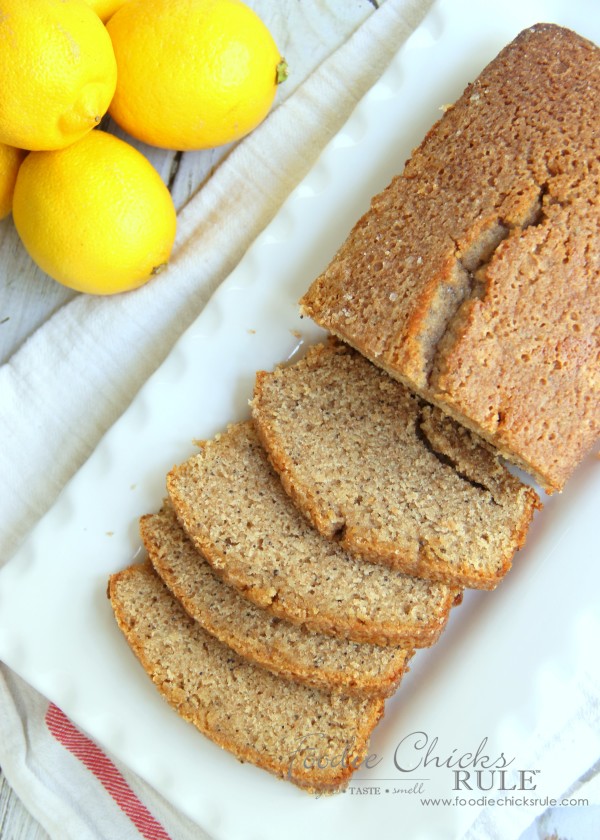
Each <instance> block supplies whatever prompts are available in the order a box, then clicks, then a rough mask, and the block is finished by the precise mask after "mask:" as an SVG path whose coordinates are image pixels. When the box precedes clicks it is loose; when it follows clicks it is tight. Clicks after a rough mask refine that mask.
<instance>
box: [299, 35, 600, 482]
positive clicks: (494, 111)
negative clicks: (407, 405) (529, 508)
mask: <svg viewBox="0 0 600 840" xmlns="http://www.w3.org/2000/svg"><path fill="white" fill-rule="evenodd" d="M599 90H600V50H598V48H597V47H596V46H595V45H594V44H592V43H590V42H589V41H586V40H585V39H583V38H581V37H580V36H578V35H576V34H575V33H573V32H571V31H569V30H568V29H564V28H561V27H558V26H555V25H551V24H540V25H536V26H533V27H531V28H530V29H527V30H525V31H523V32H522V33H521V34H520V35H519V36H518V37H517V38H516V39H515V40H514V41H513V42H512V43H511V44H509V45H508V46H507V47H506V48H505V49H503V50H502V52H501V53H500V54H499V55H498V56H497V58H495V59H494V60H493V61H492V62H491V63H490V64H489V65H488V66H487V67H486V68H485V69H484V70H483V72H482V73H481V75H480V76H479V78H478V79H477V80H476V81H475V82H474V83H473V84H470V85H469V86H468V87H467V88H466V90H465V92H464V93H463V95H462V96H461V97H460V99H459V100H458V101H457V103H456V104H455V105H454V106H453V107H451V108H450V109H448V110H447V111H446V113H445V114H444V116H443V117H442V119H441V120H440V121H438V122H437V123H436V124H435V125H434V126H433V128H432V129H431V130H430V131H429V133H428V134H427V136H426V137H425V139H424V141H423V143H422V144H421V145H420V146H419V148H418V149H416V150H415V151H414V152H413V154H412V156H411V159H410V160H409V161H408V162H407V164H406V167H405V169H404V172H403V173H402V174H401V175H400V176H398V177H396V178H395V179H394V180H393V181H392V182H391V184H390V185H389V186H388V187H387V189H385V190H384V191H383V192H382V193H380V194H379V195H377V196H375V198H373V200H372V203H371V207H370V209H369V211H368V212H367V213H366V214H365V215H364V216H363V217H362V218H361V219H360V220H359V221H358V223H357V224H356V225H355V227H354V228H353V230H352V231H351V232H350V234H349V236H348V238H347V240H346V242H345V243H344V244H343V245H342V247H341V248H340V250H339V251H338V253H337V254H336V255H335V257H334V258H333V260H332V261H331V263H330V265H329V266H328V267H327V268H326V270H325V271H324V272H323V274H322V275H321V276H320V277H318V278H317V279H316V280H315V282H314V283H313V284H312V285H311V287H310V289H309V290H308V292H307V294H306V295H305V296H304V298H303V299H302V301H301V305H302V308H303V311H304V313H305V314H307V315H309V316H311V317H312V318H314V320H315V321H317V322H318V323H319V324H320V325H321V326H323V327H326V328H327V329H328V330H330V331H331V332H333V333H335V334H336V335H337V336H339V337H340V338H342V339H344V340H345V341H347V342H348V343H349V344H352V345H353V346H354V347H356V348H357V349H358V350H359V351H360V352H361V353H363V354H364V355H365V356H367V357H368V358H369V359H371V360H372V361H373V362H375V363H376V364H377V365H379V366H381V367H382V368H384V369H385V370H387V371H388V372H389V373H390V374H391V375H392V376H394V377H396V378H398V379H400V380H401V381H402V382H404V383H405V384H407V385H408V386H409V387H410V388H411V389H412V390H414V391H416V392H418V393H419V394H420V395H421V396H423V397H424V398H425V399H427V400H428V401H429V402H435V403H437V404H438V405H439V406H440V407H441V408H443V409H444V411H445V412H446V413H448V414H450V415H451V416H453V417H455V418H456V419H457V420H459V421H460V422H461V423H463V424H464V425H467V426H469V427H470V428H471V429H473V430H475V431H476V432H477V433H478V434H480V435H482V436H483V437H485V438H486V439H487V440H488V441H490V442H491V443H493V445H494V446H495V447H496V448H497V449H499V450H500V451H501V452H502V454H503V455H505V456H506V457H507V458H509V459H511V460H512V461H514V462H515V463H516V464H518V465H519V466H521V467H523V468H524V469H525V470H527V471H529V472H530V473H531V474H532V475H533V476H534V477H535V478H536V480H537V481H538V482H539V483H540V484H542V486H544V487H545V488H546V490H547V491H548V492H552V491H553V490H560V489H562V487H563V486H564V484H565V481H566V479H567V478H568V476H569V475H570V473H571V472H572V470H573V469H574V467H575V465H576V464H577V463H578V462H579V461H580V459H581V458H582V456H583V455H584V454H585V453H586V452H587V451H588V450H589V448H590V447H591V446H592V445H593V443H594V441H595V440H596V438H597V437H598V434H599V432H600V366H599V365H598V358H599V352H600V331H599V330H598V323H599V321H600V283H598V274H599V271H600V237H599V236H598V228H599V225H600V200H599V197H600V196H599V194H600V132H599V131H598V125H600V96H599V95H598V91H599Z"/></svg>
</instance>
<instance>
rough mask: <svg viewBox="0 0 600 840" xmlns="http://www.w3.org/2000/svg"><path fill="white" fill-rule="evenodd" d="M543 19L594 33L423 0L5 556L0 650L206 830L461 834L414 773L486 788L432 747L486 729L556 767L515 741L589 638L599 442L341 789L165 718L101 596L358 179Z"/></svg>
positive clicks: (297, 289)
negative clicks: (339, 119) (207, 297)
mask: <svg viewBox="0 0 600 840" xmlns="http://www.w3.org/2000/svg"><path fill="white" fill-rule="evenodd" d="M549 20H551V21H555V22H557V23H562V24H565V25H568V26H571V27H572V28H574V29H576V30H578V31H579V32H581V33H582V34H585V35H587V36H589V37H591V38H592V39H594V40H596V41H597V42H598V41H600V17H599V16H598V14H597V7H596V5H595V2H594V0H589V2H578V3H571V2H566V0H561V1H560V2H559V0H555V2H552V0H538V2H528V3H522V2H516V0H505V2H504V3H503V4H502V11H501V13H500V14H499V13H498V11H497V5H496V4H488V3H483V2H481V0H464V2H462V0H461V1H460V2H457V0H442V2H439V3H438V5H437V6H436V7H435V8H434V10H433V11H432V13H431V14H429V16H428V17H427V18H426V20H425V21H424V22H423V24H422V25H421V26H420V27H419V28H418V29H417V30H416V31H415V33H414V34H413V36H412V37H411V38H410V40H409V41H408V42H407V43H406V44H405V45H404V46H403V47H402V49H401V50H400V52H399V53H398V55H397V57H396V58H395V60H394V61H393V62H392V64H391V66H390V68H389V70H388V71H387V72H386V73H385V75H384V77H383V78H382V79H381V80H380V81H379V82H378V83H377V84H376V85H375V86H374V87H373V89H372V90H371V91H370V92H369V93H368V94H367V96H366V97H365V98H364V100H363V101H362V102H361V103H360V104H359V106H358V108H357V109H356V111H355V113H354V114H353V116H352V117H351V119H350V120H349V122H348V124H347V125H346V126H345V128H344V129H343V130H342V131H341V132H340V133H339V135H338V136H337V137H336V138H335V139H334V140H333V141H332V143H331V144H330V145H329V146H328V148H327V149H326V150H325V152H324V153H323V155H322V157H321V158H320V160H319V161H318V163H317V164H316V166H315V167H314V169H313V171H312V172H311V173H310V175H309V176H308V177H307V178H306V179H305V181H304V182H303V183H302V184H301V185H300V186H299V187H298V188H297V189H296V190H295V191H294V193H293V194H292V195H291V196H290V198H289V200H288V201H287V202H286V203H285V205H284V206H283V208H282V210H281V211H280V212H279V213H278V215H277V217H276V218H275V220H274V221H273V222H272V224H270V225H269V227H268V228H267V229H266V230H265V231H264V233H263V234H262V235H261V236H260V237H259V238H258V240H257V241H256V243H255V244H254V246H253V247H252V248H251V249H250V250H249V252H248V253H247V254H246V256H245V257H244V259H243V260H242V262H241V263H240V265H239V266H238V268H237V269H236V270H235V271H234V272H233V274H232V275H231V277H230V278H229V279H228V281H227V282H226V283H224V284H223V286H222V287H221V288H220V289H219V291H218V293H217V294H216V295H215V296H214V298H213V299H212V301H211V302H210V304H209V305H208V306H207V307H206V310H205V312H204V313H203V314H202V316H201V317H200V318H199V319H198V321H197V322H196V323H195V324H194V325H193V326H192V328H191V329H189V330H188V332H187V333H186V334H185V335H184V336H183V337H182V339H181V340H180V341H179V342H178V344H177V345H176V347H175V348H174V350H173V352H172V353H171V354H170V356H169V358H168V359H167V361H166V362H165V363H164V364H163V365H162V367H161V368H160V369H159V370H158V371H157V373H156V374H155V375H154V376H153V377H152V378H151V379H150V380H149V381H148V383H147V384H146V386H145V387H144V388H143V389H142V391H141V392H140V393H139V395H138V396H137V397H136V398H135V400H134V402H133V403H132V405H131V407H130V408H129V409H128V411H127V412H126V413H125V414H124V415H123V417H122V418H121V419H120V420H119V422H118V423H116V425H115V426H114V427H113V428H112V429H111V430H110V432H109V433H108V434H107V435H106V436H105V438H104V439H103V440H102V442H101V443H100V445H99V446H98V448H97V450H96V452H95V453H94V454H93V456H92V457H91V458H90V459H89V461H88V462H87V463H86V464H85V465H84V467H83V468H82V469H81V470H80V471H79V473H78V474H77V475H76V476H75V478H74V479H73V480H72V481H71V482H70V483H69V485H68V486H67V487H66V489H65V490H64V492H63V493H62V495H61V497H60V499H59V500H58V502H57V503H56V505H55V506H54V507H53V509H52V510H51V511H50V512H49V513H48V514H47V515H46V516H45V517H44V518H43V519H42V521H41V522H40V523H39V524H38V526H37V527H36V528H35V529H34V530H33V532H32V533H31V535H30V537H29V539H28V540H27V541H26V543H25V545H24V546H23V547H22V549H21V550H20V551H19V553H18V554H17V556H15V557H14V558H13V559H12V560H11V561H10V562H9V563H8V564H7V565H6V566H5V568H4V569H3V570H2V573H1V574H0V656H1V657H2V659H3V660H4V661H5V662H6V663H7V664H8V665H9V666H11V667H12V668H13V669H14V670H15V671H16V672H17V673H19V674H20V675H21V676H22V677H24V678H25V679H26V680H27V681H29V682H30V683H31V684H32V685H33V686H35V687H36V688H37V689H38V690H39V691H41V692H42V693H43V694H44V695H45V696H46V697H48V698H50V699H51V700H53V701H54V702H55V703H56V704H57V705H58V706H60V707H61V708H62V709H63V710H64V711H65V712H66V714H68V715H69V716H70V717H71V719H72V720H73V721H75V722H76V723H77V724H78V725H79V726H81V727H82V728H83V729H84V730H86V731H87V732H88V733H89V734H90V735H91V736H92V737H93V738H95V739H96V740H97V741H98V742H99V743H100V744H102V745H103V746H104V747H105V748H106V749H107V750H108V751H109V752H111V753H112V754H113V755H114V756H116V757H117V758H118V759H120V760H121V761H122V762H124V763H125V764H126V765H128V766H129V767H130V768H132V769H133V770H134V771H136V772H137V773H139V775H140V776H142V777H144V778H145V779H146V780H147V781H148V782H150V783H151V784H152V785H153V786H154V787H155V788H156V789H157V790H158V791H160V792H161V793H162V794H164V795H165V796H166V797H167V798H168V799H169V800H171V801H172V802H173V803H174V804H175V805H176V806H178V807H179V808H180V809H181V810H182V811H184V812H185V813H187V814H188V815H189V816H190V817H192V818H193V819H194V820H196V821H197V822H198V823H199V824H200V825H202V826H203V827H204V828H205V829H206V830H207V831H208V832H210V833H211V834H212V835H213V836H214V837H215V838H227V840H237V839H238V838H240V840H241V838H243V840H252V838H261V840H279V838H281V837H284V836H285V837H286V838H289V840H294V838H300V837H305V836H318V837H330V836H331V837H333V836H343V837H344V838H346V840H353V839H354V838H362V837H365V836H373V835H378V836H381V837H389V836H399V834H398V833H397V831H400V833H401V835H402V836H403V837H407V838H411V840H416V839H417V838H421V837H423V838H427V840H432V838H438V837H439V838H442V837H444V838H450V837H457V836H460V834H461V833H462V831H463V830H464V829H465V827H466V826H467V825H468V824H469V823H470V821H471V820H472V819H473V818H474V816H475V813H476V811H477V810H478V808H479V807H480V806H481V803H479V804H477V803H476V804H474V805H473V806H472V807H469V806H468V802H467V806H466V807H457V806H456V803H454V804H451V805H447V806H439V807H434V806H431V805H430V806H426V805H423V804H422V802H421V799H420V796H419V794H418V793H415V792H413V793H410V790H411V789H414V786H415V785H416V790H417V791H418V790H422V793H423V795H427V796H431V795H441V796H447V797H452V796H456V795H463V796H464V797H465V798H467V797H469V796H473V797H474V796H475V795H481V794H477V790H475V794H469V793H468V792H463V793H461V794H457V793H456V792H454V791H453V790H452V787H453V780H454V777H453V771H452V769H451V768H449V767H448V766H445V765H444V764H443V761H445V760H446V759H448V758H449V757H450V756H453V757H454V758H455V759H456V758H457V757H459V756H461V755H463V754H465V753H468V752H471V753H476V752H477V748H478V747H479V745H480V744H481V743H482V742H483V741H484V739H486V738H487V739H488V740H487V742H486V746H485V749H483V752H486V753H488V754H489V755H490V757H491V758H492V759H493V760H494V761H495V760H496V759H497V758H498V757H499V754H500V752H503V753H504V756H505V757H506V759H507V760H508V759H511V760H512V759H514V760H512V761H511V765H510V767H511V770H515V769H516V770H526V771H532V772H533V771H539V772H537V773H534V775H533V776H529V775H528V776H526V777H525V778H526V779H527V780H530V779H533V778H535V780H536V782H532V781H527V782H525V785H526V786H528V785H531V784H533V783H537V792H538V794H540V795H543V794H544V791H546V792H548V791H550V790H551V789H552V779H553V774H554V772H555V769H556V768H550V767H535V768H528V767H523V766H522V764H520V763H519V762H520V759H519V756H520V755H521V754H523V751H524V750H525V749H526V747H527V742H528V737H529V733H530V731H531V730H532V729H533V727H534V726H536V725H540V724H541V725H543V726H546V727H547V731H548V732H552V731H554V730H558V729H559V728H560V724H561V720H562V716H563V715H564V714H565V713H566V711H567V706H568V701H569V692H568V686H569V682H570V681H571V680H572V679H573V676H574V675H575V674H576V671H577V667H578V662H579V661H580V659H579V657H581V656H585V655H586V650H587V648H586V644H587V645H590V646H591V647H592V649H593V645H592V643H594V642H595V643H597V641H598V639H599V638H600V634H599V631H598V627H599V624H600V622H599V612H598V604H597V592H598V590H599V587H600V564H598V563H597V562H596V563H592V562H591V561H592V555H593V554H596V559H597V539H595V537H596V534H597V527H595V518H594V514H596V516H597V511H598V504H599V502H600V463H598V462H597V461H595V460H594V459H593V458H590V459H588V460H587V461H586V462H585V463H584V464H583V465H582V467H581V468H580V469H579V471H578V472H577V474H576V476H575V477H574V478H573V479H572V481H571V482H570V484H569V486H568V489H567V490H566V491H565V492H564V494H563V495H562V496H558V497H553V498H552V499H550V500H549V501H548V504H547V506H546V508H545V510H544V511H543V512H542V514H541V515H540V516H538V517H537V520H536V522H535V524H534V526H533V528H532V531H531V533H530V536H529V539H528V543H527V546H526V548H525V550H524V551H522V552H521V553H520V555H519V556H518V558H517V561H516V564H515V568H514V569H513V571H512V572H511V574H510V575H509V576H508V578H507V580H506V581H505V582H504V583H503V584H502V586H501V587H500V588H499V589H498V590H497V591H496V592H494V593H488V594H483V593H469V595H468V597H467V598H466V599H465V603H464V605H463V606H462V607H461V608H459V609H457V610H455V611H454V615H453V616H452V619H451V621H450V624H449V627H448V629H447V630H446V632H445V633H444V635H443V637H442V639H441V640H440V642H439V643H438V644H437V645H436V646H435V647H434V648H432V649H431V650H429V651H422V652H420V653H419V654H418V656H417V657H416V658H415V660H414V664H413V668H412V671H411V673H410V674H409V676H408V677H407V679H406V680H405V683H404V685H403V686H402V687H401V690H400V691H399V692H398V694H397V695H396V697H395V698H393V699H392V700H390V701H389V702H388V704H387V710H386V716H385V719H384V721H383V722H382V723H381V724H380V725H379V727H378V728H377V730H376V732H375V734H374V737H373V739H372V753H373V754H376V755H377V757H378V760H377V764H376V766H374V767H372V768H371V769H367V768H363V769H361V770H359V772H358V773H357V775H356V780H355V781H353V783H352V786H351V789H350V791H349V792H347V793H346V794H344V795H340V796H336V797H326V798H322V799H316V798H311V797H309V796H307V795H306V794H304V793H302V792H300V791H298V790H297V789H296V788H294V787H293V786H292V785H290V784H287V783H285V782H280V781H278V780H276V779H274V778H272V777H270V776H269V775H268V774H267V773H265V772H263V771H260V770H258V769H256V768H254V767H252V766H249V765H241V764H239V763H238V762H237V761H236V760H235V759H233V758H232V757H231V756H229V755H228V754H226V753H224V752H222V751H221V750H219V749H218V748H216V747H215V746H214V745H213V744H212V743H211V742H209V741H208V740H207V739H205V738H204V737H202V736H201V735H200V734H198V733H197V732H196V731H195V730H194V729H193V728H192V727H191V726H189V725H188V724H185V723H184V722H182V721H181V720H179V719H178V717H177V716H176V714H175V713H174V712H172V711H171V710H170V708H169V707H168V706H167V705H166V704H165V703H164V701H163V700H162V699H161V698H160V697H159V696H158V694H157V693H156V691H155V690H154V688H153V686H152V685H151V683H150V681H149V680H148V678H147V677H146V675H145V674H144V673H143V672H142V670H141V668H140V667H139V665H138V664H137V662H136V661H135V660H134V658H133V656H132V654H131V653H130V651H129V650H128V648H127V646H126V644H125V641H124V639H123V638H122V637H121V635H120V633H119V631H118V630H117V628H116V625H115V622H114V619H113V616H112V612H111V609H110V606H109V603H108V601H107V599H106V594H105V593H106V582H107V578H108V576H109V574H110V573H111V572H114V571H116V570H117V569H120V568H122V567H124V566H126V565H128V564H129V563H130V562H131V560H132V559H133V558H134V557H136V556H137V555H138V553H139V538H138V533H137V519H138V517H139V516H140V515H141V514H143V513H146V512H149V511H152V510H155V509H156V508H157V507H158V506H159V505H160V502H161V499H162V497H163V494H164V477H165V474H166V472H167V470H168V469H169V468H170V467H171V466H172V465H173V463H176V462H179V461H181V460H183V459H184V458H186V457H187V456H188V455H189V454H190V453H191V452H192V451H193V445H192V440H193V439H194V438H202V437H210V436H212V435H213V434H214V433H215V432H217V431H219V430H220V429H222V428H223V427H224V425H225V424H226V423H227V422H229V421H232V420H235V419H239V418H241V417H242V416H244V415H246V414H247V400H248V398H249V396H250V394H251V391H252V385H253V380H254V373H255V371H256V370H257V369H260V368H271V367H272V366H273V365H274V364H276V363H277V362H279V361H281V360H283V359H285V358H287V357H289V356H290V355H291V354H293V353H294V352H295V351H296V350H297V348H298V346H299V344H301V343H302V342H307V341H314V340H315V339H316V338H317V337H318V336H319V335H320V332H319V330H317V329H316V328H315V327H314V326H311V324H309V323H307V322H306V321H302V320H300V319H299V317H298V313H297V306H296V301H297V299H298V298H299V296H300V295H301V294H302V293H303V292H304V291H305V289H306V288H307V287H308V284H309V283H310V282H311V280H312V279H313V278H314V276H315V275H316V274H317V273H318V271H319V270H320V269H321V268H322V267H323V266H324V265H325V264H326V262H327V261H328V259H329V258H330V257H331V256H332V254H333V253H334V251H335V249H336V248H337V246H338V245H339V244H340V243H341V241H342V239H343V238H344V236H345V234H346V233H347V231H348V230H349V228H350V227H351V225H352V224H353V222H354V221H355V220H356V219H357V218H358V216H359V215H360V214H361V213H362V212H363V210H364V209H366V207H367V206H368V202H369V198H370V196H371V195H372V194H373V193H375V192H377V191H378V190H379V189H381V188H382V187H383V186H384V185H385V184H386V183H387V182H388V180H389V179H390V177H391V176H392V175H393V174H395V173H396V172H397V171H399V170H400V169H401V168H402V165H403V163H404V160H405V159H406V158H407V157H408V155H409V153H410V151H411V149H412V148H413V147H414V146H415V145H417V144H418V143H419V141H420V140H421V138H422V137H423V135H424V133H425V131H426V130H427V129H428V127H429V126H430V125H431V124H432V123H433V122H434V121H435V120H436V119H437V118H438V117H439V116H440V110H439V109H440V107H441V106H442V105H444V104H446V103H448V102H452V101H453V100H455V99H456V98H457V97H458V95H459V94H460V93H461V92H462V89H463V88H464V86H465V84H466V83H467V82H468V81H469V80H471V79H473V78H474V77H475V76H476V75H477V73H478V72H479V70H480V69H481V68H482V67H483V66H484V64H485V63H486V62H487V61H488V60H489V59H491V58H492V57H493V56H494V55H495V54H496V52H497V51H498V50H499V49H500V48H501V47H502V46H503V45H504V44H505V43H507V42H508V41H509V40H511V39H512V38H513V37H514V36H515V35H516V34H517V32H518V31H519V30H520V29H522V28H524V27H525V26H528V25H531V24H533V23H535V22H538V21H549ZM567 570H568V574H567V573H566V571H567ZM593 655H595V653H594V654H593ZM417 731H422V732H424V733H426V734H427V737H428V739H429V744H430V745H431V744H432V742H433V740H434V739H436V738H437V739H438V741H437V743H436V744H434V746H433V748H432V751H431V752H430V753H429V760H428V761H427V762H426V761H425V753H424V751H423V750H418V749H414V748H413V746H411V745H412V741H413V736H412V735H411V733H414V732H417ZM401 743H402V745H403V746H402V747H401V748H400V750H399V751H398V752H397V750H396V748H397V746H398V745H399V744H401ZM453 751H454V752H453ZM492 754H493V755H492ZM597 754H600V744H598V745H597ZM395 755H396V757H397V759H398V764H400V765H401V767H403V770H400V769H399V768H398V767H397V766H396V765H395V763H394V756H395ZM436 758H437V759H438V760H437V761H436V760H434V759H436ZM480 758H481V751H480V755H479V759H480ZM442 760H443V761H442ZM419 762H420V763H419ZM440 762H442V766H440V767H438V766H436V764H439V763H440ZM372 763H373V764H375V759H373V762H372ZM479 766H480V765H479ZM507 778H508V777H507ZM511 778H512V777H511ZM517 778H518V777H517ZM484 783H485V784H486V785H487V784H488V780H485V779H484ZM498 784H499V776H497V777H496V778H495V779H494V781H493V784H492V787H493V788H494V791H496V790H497V787H498ZM419 785H422V788H419ZM364 787H370V788H379V793H375V792H370V793H362V792H360V791H361V789H362V788H364ZM486 793H487V795H488V796H491V795H493V794H492V792H490V791H486ZM496 795H500V794H499V793H497V794H496Z"/></svg>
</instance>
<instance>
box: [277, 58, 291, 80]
mask: <svg viewBox="0 0 600 840" xmlns="http://www.w3.org/2000/svg"><path fill="white" fill-rule="evenodd" d="M288 76H289V68H288V63H287V61H286V60H285V58H282V59H281V61H280V62H279V64H278V65H277V67H276V68H275V84H276V85H280V84H282V82H285V80H286V79H287V77H288Z"/></svg>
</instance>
